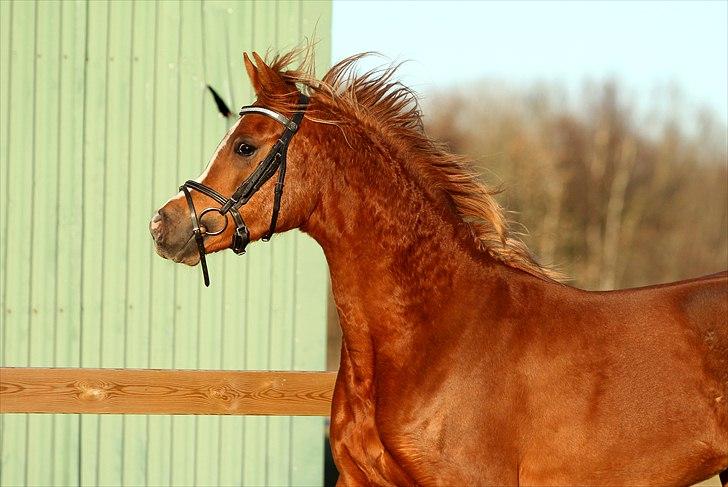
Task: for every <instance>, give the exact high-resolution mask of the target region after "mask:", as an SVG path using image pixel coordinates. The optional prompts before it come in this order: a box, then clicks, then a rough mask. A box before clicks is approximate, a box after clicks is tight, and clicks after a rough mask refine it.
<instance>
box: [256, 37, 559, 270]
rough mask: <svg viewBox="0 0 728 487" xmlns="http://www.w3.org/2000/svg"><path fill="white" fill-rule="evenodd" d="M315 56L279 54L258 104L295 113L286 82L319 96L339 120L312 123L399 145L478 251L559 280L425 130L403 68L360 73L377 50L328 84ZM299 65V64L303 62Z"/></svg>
mask: <svg viewBox="0 0 728 487" xmlns="http://www.w3.org/2000/svg"><path fill="white" fill-rule="evenodd" d="M312 54H313V52H312V49H310V48H304V49H298V50H293V51H290V52H288V53H285V54H283V55H278V56H275V57H274V58H273V59H272V60H270V61H269V62H266V64H267V65H268V66H270V70H271V72H269V73H268V76H264V77H263V78H262V79H261V82H262V85H263V87H264V88H266V87H270V88H271V89H264V91H263V93H259V100H260V102H261V103H262V104H264V105H265V106H268V107H269V108H271V109H274V110H279V111H282V110H292V109H293V108H294V107H293V106H292V105H291V97H290V92H285V90H284V91H283V92H281V90H280V89H278V90H276V89H274V86H275V85H280V83H281V81H283V82H285V83H286V84H289V86H295V85H297V86H298V88H299V89H303V90H304V91H306V92H307V93H308V94H309V95H311V96H315V97H316V99H317V100H318V101H319V102H321V103H322V104H323V105H324V106H326V108H328V109H330V111H331V112H333V113H335V114H336V115H337V116H340V117H341V119H340V120H331V118H330V114H328V118H327V117H323V116H317V115H318V113H317V112H316V111H309V112H307V113H306V118H309V119H311V120H313V121H316V122H321V123H328V124H336V125H340V124H342V123H344V122H346V121H347V120H353V121H356V122H357V123H358V124H360V125H364V126H366V127H367V128H370V129H373V130H378V131H379V132H380V133H382V134H383V135H384V136H386V137H389V138H390V139H391V140H396V141H397V144H398V145H399V146H403V145H404V148H405V150H406V152H407V153H408V154H411V160H412V162H413V164H415V165H416V166H417V168H418V169H419V172H420V173H421V175H422V177H423V178H425V179H426V180H427V181H428V182H429V183H430V184H431V185H432V186H433V187H436V188H439V189H440V190H441V191H442V192H443V194H444V196H445V198H446V199H447V200H449V201H450V202H451V203H452V205H453V207H454V209H455V211H456V212H457V214H458V215H459V216H460V218H462V220H463V222H465V223H466V224H467V226H468V228H469V229H470V232H471V234H472V236H473V239H474V240H475V242H476V245H477V246H478V248H479V249H481V250H482V251H484V252H487V253H488V254H490V255H491V256H492V257H493V258H495V259H497V260H499V261H501V262H503V263H504V264H506V265H508V266H511V267H514V268H517V269H521V270H523V271H525V272H528V273H530V274H532V275H535V276H537V277H540V278H546V279H559V278H560V277H561V276H560V274H559V273H558V272H557V271H555V270H552V269H549V268H548V267H546V266H543V265H541V264H539V263H538V262H537V261H536V260H535V259H534V257H533V256H532V255H531V252H530V251H529V249H528V248H527V247H526V245H525V244H524V243H523V242H522V241H521V240H520V239H519V238H518V237H516V236H514V235H513V234H512V233H511V231H510V229H509V222H508V220H507V218H506V216H505V211H504V210H503V208H502V207H501V206H500V205H499V204H498V202H497V201H496V200H495V198H494V197H493V195H494V194H496V193H498V191H497V190H494V189H492V188H489V187H488V186H486V185H485V184H484V183H483V182H482V181H481V180H480V179H479V176H478V174H477V173H476V172H475V171H474V170H473V165H472V162H471V161H470V160H469V159H468V158H466V157H463V156H459V155H456V154H452V153H451V152H449V151H448V150H447V148H446V146H445V145H444V144H442V143H439V142H437V141H435V140H433V139H431V138H430V137H428V136H427V134H426V133H425V131H424V127H423V123H422V113H421V111H420V106H419V103H418V100H417V95H416V94H415V93H414V92H413V91H412V90H411V89H409V88H408V87H406V86H404V85H403V84H401V83H400V82H399V81H396V80H395V74H396V73H397V69H398V67H399V65H390V66H387V67H384V68H380V69H374V70H371V71H368V72H366V73H364V74H358V73H357V70H356V67H357V62H358V61H359V60H361V59H362V58H364V57H366V56H367V55H369V54H371V53H362V54H357V55H354V56H351V57H348V58H346V59H344V60H343V61H340V62H339V63H337V64H336V65H335V66H334V67H332V68H331V69H330V70H329V71H328V72H327V73H326V75H325V76H324V77H323V79H321V80H317V79H316V78H315V77H314V74H313V55H312ZM299 60H301V61H300V62H299V64H298V65H297V66H296V67H295V68H293V67H292V65H293V64H294V63H295V62H297V61H299Z"/></svg>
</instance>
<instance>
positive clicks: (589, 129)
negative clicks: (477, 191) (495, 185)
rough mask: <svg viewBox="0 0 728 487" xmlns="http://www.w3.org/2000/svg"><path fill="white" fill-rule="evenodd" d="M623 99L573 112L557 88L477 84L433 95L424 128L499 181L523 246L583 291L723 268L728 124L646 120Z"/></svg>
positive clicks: (606, 91)
mask: <svg viewBox="0 0 728 487" xmlns="http://www.w3.org/2000/svg"><path fill="white" fill-rule="evenodd" d="M623 95H624V93H623V90H621V89H620V87H619V85H618V84H616V83H614V82H605V83H603V84H601V85H598V86H591V90H587V91H585V94H584V96H583V97H582V99H581V100H580V103H579V108H578V109H573V108H569V101H570V99H569V97H568V96H566V95H565V94H564V92H563V91H560V90H556V89H554V88H552V87H551V88H544V87H536V88H532V89H530V90H528V91H525V92H518V91H517V90H508V89H505V90H504V89H502V88H501V89H498V87H497V86H490V87H487V86H478V87H472V89H470V90H464V91H461V92H459V93H452V92H449V93H440V94H435V95H434V96H433V97H432V101H431V103H430V106H429V107H428V109H426V110H425V113H426V114H427V115H428V117H426V120H425V122H426V128H427V130H428V132H429V133H430V134H431V135H433V136H434V137H435V138H437V139H441V140H443V141H446V142H447V143H448V144H449V145H450V147H451V149H452V150H453V151H454V152H456V153H463V154H468V155H470V156H471V157H473V158H474V159H475V160H477V161H478V162H477V163H478V165H479V168H480V170H481V172H482V173H483V174H484V176H485V178H486V179H489V180H493V179H495V180H496V181H497V180H498V179H500V181H501V183H502V186H503V188H504V190H505V191H504V192H503V193H502V194H501V195H500V196H499V197H500V199H501V204H502V205H503V206H504V207H505V208H507V209H509V210H513V211H514V217H513V219H514V220H517V221H519V222H521V223H522V224H523V225H524V227H525V228H527V229H528V232H525V231H524V233H526V234H525V235H524V236H523V239H524V241H525V242H526V243H527V244H528V245H529V247H530V248H531V249H532V250H533V251H534V252H535V253H536V254H537V256H538V257H539V258H540V260H541V261H542V262H545V263H546V264H554V265H556V266H557V267H559V268H561V269H562V270H563V271H564V272H565V273H566V274H567V275H570V276H572V277H573V283H574V284H576V285H579V286H582V287H585V288H590V289H612V288H619V287H631V286H639V285H645V284H650V283H658V282H666V281H673V280H677V279H683V278H689V277H694V276H698V275H701V274H707V273H711V272H716V271H719V270H723V269H725V268H726V267H727V266H728V164H727V161H726V146H725V127H722V126H720V125H719V124H716V123H715V122H714V121H713V119H712V118H711V116H710V115H709V114H701V115H700V116H699V117H696V120H694V121H692V120H690V121H688V123H686V122H685V121H684V118H687V117H685V114H684V113H682V116H683V120H682V121H681V122H682V123H678V122H677V121H676V118H675V115H673V116H671V117H669V116H653V117H651V119H648V120H646V121H643V120H641V119H640V118H639V117H638V116H637V115H636V111H637V110H636V108H634V107H635V105H636V104H635V103H633V102H625V101H623V99H624V96H623ZM668 105H669V104H668ZM656 108H658V109H663V112H664V111H665V110H664V107H663V106H658V107H656ZM657 111H658V110H653V112H657ZM669 112H670V110H668V113H669ZM672 112H673V113H675V112H676V110H672ZM642 118H646V117H642ZM681 127H689V130H686V129H681ZM495 175H497V176H495Z"/></svg>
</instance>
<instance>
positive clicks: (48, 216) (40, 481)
mask: <svg viewBox="0 0 728 487" xmlns="http://www.w3.org/2000/svg"><path fill="white" fill-rule="evenodd" d="M36 15H37V20H36V30H35V34H36V53H35V59H34V62H35V73H36V74H35V76H36V80H37V81H38V80H40V81H38V82H36V83H35V91H34V97H35V101H34V103H33V109H34V111H35V114H34V117H33V118H34V127H33V131H34V136H33V140H34V147H35V150H34V153H35V157H34V160H33V187H32V194H31V195H29V196H30V197H31V198H32V201H31V205H30V207H31V208H32V222H33V229H32V239H31V240H30V244H31V245H32V248H31V252H32V257H31V263H32V268H31V276H30V279H31V282H32V283H33V285H32V287H31V294H30V323H29V330H30V338H29V341H30V343H29V364H30V365H31V366H38V367H42V366H49V365H52V364H53V348H54V347H53V340H51V339H49V337H52V336H53V332H54V329H53V318H54V315H55V310H54V308H55V289H56V280H55V273H51V274H50V275H49V272H48V270H49V269H55V267H56V261H55V260H56V254H55V248H54V246H52V245H48V242H50V241H52V240H53V239H55V238H56V227H57V221H58V214H57V205H56V192H57V185H56V182H57V180H58V169H59V167H58V142H59V133H58V130H57V129H56V124H57V122H58V109H59V107H58V88H59V81H60V80H59V76H58V74H59V70H58V66H59V65H60V59H59V58H60V53H59V50H58V49H59V45H60V42H59V41H60V17H61V16H60V4H57V3H39V4H38V6H37V12H36ZM52 428H53V417H51V416H48V417H40V416H29V417H28V434H27V436H28V447H27V451H28V454H27V457H26V461H27V462H28V467H27V477H26V482H27V483H28V484H29V485H38V486H41V485H51V483H52V479H53V471H52V469H51V468H50V465H49V464H48V463H47V461H46V460H45V459H47V458H50V457H51V452H52V443H50V442H48V441H47V435H48V433H47V432H48V431H50V430H52Z"/></svg>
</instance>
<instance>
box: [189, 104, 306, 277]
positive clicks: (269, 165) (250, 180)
mask: <svg viewBox="0 0 728 487" xmlns="http://www.w3.org/2000/svg"><path fill="white" fill-rule="evenodd" d="M298 105H299V110H298V111H297V112H296V113H294V114H293V117H292V118H290V119H288V118H286V117H284V116H283V115H281V114H280V113H277V112H274V111H273V110H270V109H268V108H263V107H258V106H246V107H243V108H242V109H241V110H240V116H241V117H242V116H243V115H245V114H246V113H259V114H261V115H265V116H267V117H270V118H272V119H273V120H275V121H276V122H278V123H280V124H281V125H283V127H284V130H283V133H282V134H281V136H280V137H279V138H278V140H277V141H276V143H275V144H273V147H272V148H271V150H270V151H269V152H268V155H266V156H265V159H263V161H262V162H261V163H260V164H258V167H256V168H255V171H253V173H252V174H251V175H250V176H248V177H247V178H246V179H245V181H243V182H242V183H241V184H240V186H238V188H237V189H236V190H235V192H234V193H233V194H232V196H230V197H229V198H226V197H224V196H223V195H221V194H220V193H218V192H217V191H215V190H214V189H212V188H211V187H209V186H205V185H204V184H202V183H198V182H197V181H192V180H190V181H186V182H185V183H184V184H183V185H182V186H180V188H179V189H180V191H182V192H183V193H184V195H185V199H186V200H187V206H188V207H189V209H190V219H191V220H192V233H193V236H194V238H195V242H196V243H197V251H198V252H199V253H200V264H201V265H202V276H203V278H204V280H205V286H209V285H210V276H209V274H208V272H207V261H206V260H205V241H204V237H205V235H209V236H214V235H220V234H221V233H222V232H224V231H225V229H226V228H227V226H228V219H227V216H226V214H227V213H230V215H231V216H232V218H233V221H234V222H235V232H234V233H233V241H232V244H231V246H230V248H231V249H232V250H233V252H235V253H236V254H244V253H245V247H246V246H247V245H248V243H249V242H250V232H249V231H248V227H247V225H246V224H245V220H243V217H242V216H241V215H240V212H239V211H238V210H240V208H241V207H242V206H243V205H245V204H246V203H247V202H248V201H249V200H250V198H251V197H252V196H253V195H254V194H255V193H256V192H258V190H259V189H260V188H261V186H263V184H265V183H266V181H268V180H269V179H270V178H271V177H273V175H274V174H275V173H276V171H278V182H277V183H276V186H275V190H274V193H273V214H272V215H271V220H270V228H269V229H268V233H266V234H265V235H264V236H263V237H262V240H263V241H264V242H267V241H268V240H270V238H271V236H272V235H273V232H275V229H276V221H277V220H278V211H279V210H280V208H281V196H283V181H284V179H285V177H286V153H287V152H288V144H289V143H290V142H291V139H292V138H293V136H294V135H295V133H296V132H297V131H298V127H299V126H300V125H301V121H302V120H303V115H304V113H305V112H306V106H307V105H308V97H307V96H306V95H304V94H303V93H301V94H300V95H299V98H298ZM191 190H195V191H199V192H200V193H202V194H204V195H206V196H209V197H210V198H212V199H213V200H215V201H217V202H218V203H220V205H221V206H220V207H219V208H214V207H209V208H205V209H204V210H202V213H200V215H199V217H198V216H197V211H196V210H195V205H194V203H193V202H192V195H191V194H190V191H191ZM210 212H215V213H219V214H220V215H221V216H222V217H223V218H224V219H225V225H224V226H223V227H222V229H220V230H217V231H215V232H208V231H206V230H203V229H202V228H201V227H200V221H201V220H202V218H203V217H204V216H205V215H206V214H207V213H210Z"/></svg>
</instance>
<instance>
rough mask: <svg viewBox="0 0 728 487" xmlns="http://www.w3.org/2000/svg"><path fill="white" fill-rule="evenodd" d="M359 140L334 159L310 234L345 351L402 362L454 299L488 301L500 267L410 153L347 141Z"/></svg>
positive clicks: (308, 226)
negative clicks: (323, 265) (321, 256)
mask: <svg viewBox="0 0 728 487" xmlns="http://www.w3.org/2000/svg"><path fill="white" fill-rule="evenodd" d="M332 137H335V134H334V133H328V134H327V140H328V141H329V146H331V145H333V144H331V138H332ZM357 142H360V143H361V144H362V145H361V147H362V149H361V150H353V149H351V148H350V147H349V146H348V145H347V143H346V142H345V141H344V140H341V141H340V143H338V144H336V145H337V146H338V147H341V148H342V149H341V153H340V154H335V155H332V156H331V157H330V159H329V158H326V159H327V160H329V161H330V164H329V167H330V168H331V169H330V170H331V171H332V173H331V174H330V177H329V178H327V179H326V181H327V182H326V183H325V187H323V188H322V189H321V198H320V201H319V204H318V205H317V207H316V209H315V210H314V212H313V213H312V215H311V216H310V218H309V220H308V221H307V222H306V224H305V225H304V226H303V230H304V231H306V232H307V233H309V234H310V235H311V236H312V237H313V238H314V239H315V240H317V241H318V243H319V244H320V245H321V247H322V248H323V250H324V253H325V255H326V259H327V261H328V265H329V269H330V272H331V282H332V291H333V294H334V299H335V301H336V306H337V309H338V312H339V317H340V322H341V326H342V330H343V335H344V343H345V347H346V348H348V349H349V352H350V353H352V350H353V351H357V353H363V354H364V355H366V356H367V358H366V360H368V359H370V358H371V357H369V356H370V355H374V349H376V356H377V357H378V359H386V358H387V357H389V359H391V360H393V361H397V360H400V359H403V358H404V357H405V356H406V355H407V354H406V353H404V352H405V351H407V350H409V349H411V347H412V345H413V344H414V343H415V342H416V341H417V340H422V339H423V337H424V336H426V335H427V334H428V333H432V332H433V327H435V326H437V325H438V324H442V323H446V322H447V321H448V317H447V315H448V313H450V312H451V311H452V309H453V308H452V307H453V306H454V303H453V302H455V301H456V302H457V305H458V306H468V296H467V294H468V293H478V295H479V296H482V294H481V293H482V292H483V290H484V289H483V288H484V286H487V285H488V281H489V279H488V278H487V277H488V276H489V275H492V274H493V273H494V272H495V271H496V270H497V267H498V264H495V262H494V261H493V260H492V259H490V258H489V257H488V256H487V255H486V254H485V253H484V252H482V251H479V250H477V249H476V246H475V242H474V240H473V238H472V236H471V235H470V231H469V229H468V227H467V225H466V224H465V223H464V222H463V221H462V219H461V218H460V217H459V216H458V215H457V214H456V212H455V209H454V207H453V206H452V204H451V203H450V202H449V199H447V198H445V197H444V195H442V194H441V193H438V191H437V190H436V189H435V188H434V187H433V185H432V184H431V183H428V181H427V180H426V178H424V177H422V176H420V175H419V174H418V173H417V167H416V164H417V163H416V161H414V160H412V159H408V157H410V155H409V154H407V153H406V152H404V153H403V152H402V151H400V150H398V149H397V148H396V147H395V146H394V144H387V143H386V142H382V141H378V140H372V139H368V140H358V141H357V140H356V139H355V138H354V140H352V137H349V143H353V144H354V145H355V146H356V143H357ZM456 294H457V295H456ZM473 297H475V296H473Z"/></svg>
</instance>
